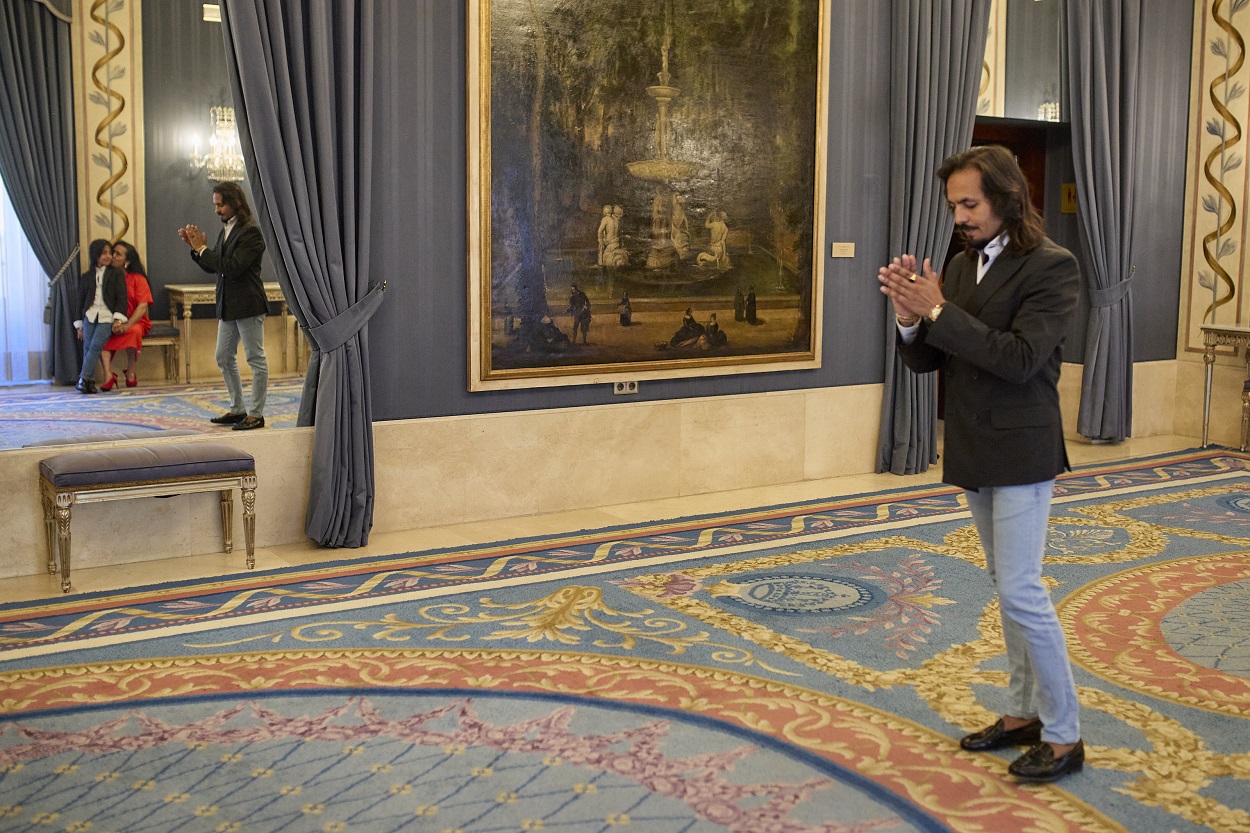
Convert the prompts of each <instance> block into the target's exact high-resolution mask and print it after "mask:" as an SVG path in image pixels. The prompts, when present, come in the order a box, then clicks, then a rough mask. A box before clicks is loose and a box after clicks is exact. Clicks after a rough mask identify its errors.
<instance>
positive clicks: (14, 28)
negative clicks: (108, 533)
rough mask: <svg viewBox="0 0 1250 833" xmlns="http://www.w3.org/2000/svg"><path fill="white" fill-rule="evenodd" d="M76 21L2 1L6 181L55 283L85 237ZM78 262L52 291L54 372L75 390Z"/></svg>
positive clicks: (0, 78)
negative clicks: (73, 43)
mask: <svg viewBox="0 0 1250 833" xmlns="http://www.w3.org/2000/svg"><path fill="white" fill-rule="evenodd" d="M72 102H73V66H72V60H71V51H70V24H69V22H68V21H67V20H65V19H61V18H59V17H58V16H57V15H55V14H53V13H52V11H51V10H50V9H49V7H48V6H46V5H44V4H43V3H40V2H36V0H0V178H3V179H4V183H5V186H6V187H7V189H8V191H9V199H10V200H11V201H12V203H13V210H14V212H15V213H16V214H17V217H18V221H19V223H20V224H21V227H22V231H23V232H25V234H26V239H27V240H29V241H30V247H31V249H32V250H34V252H35V257H36V258H37V259H38V260H39V264H40V266H42V267H43V270H44V272H46V273H47V275H48V278H49V279H51V278H52V277H54V276H55V275H56V274H57V272H58V271H60V269H61V266H62V265H63V264H64V263H65V261H66V260H67V259H68V258H69V257H71V256H72V254H73V251H74V246H75V244H76V241H77V240H78V200H77V188H78V186H77V172H76V170H75V164H76V162H75V155H74V120H73V104H72ZM79 271H80V270H79V268H78V263H77V262H74V263H72V264H70V266H69V268H68V269H66V270H65V276H64V277H63V278H62V279H61V280H59V281H57V283H56V284H55V285H54V286H53V287H52V288H51V297H50V299H49V302H50V305H51V319H50V324H51V328H52V330H51V333H50V338H49V341H48V367H47V373H48V375H49V376H51V377H52V378H53V379H55V380H56V381H57V382H58V383H60V384H63V385H71V384H73V383H74V382H75V381H76V380H77V379H78V370H79V367H80V365H81V364H82V355H81V347H80V346H79V344H78V340H77V339H76V338H75V337H74V326H73V320H74V315H75V313H76V310H75V309H74V307H75V306H76V299H77V296H78V273H79Z"/></svg>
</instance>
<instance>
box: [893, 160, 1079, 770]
mask: <svg viewBox="0 0 1250 833" xmlns="http://www.w3.org/2000/svg"><path fill="white" fill-rule="evenodd" d="M938 176H939V177H940V178H941V180H942V181H943V183H944V184H945V186H946V202H947V205H948V206H949V208H950V210H951V212H952V213H953V214H954V218H955V228H956V229H957V231H958V232H959V233H960V235H961V236H962V237H963V239H964V243H965V245H966V249H965V251H964V253H963V254H962V255H957V256H956V257H955V258H954V260H952V261H951V263H950V265H949V266H948V267H947V269H946V272H945V274H944V276H943V279H942V280H941V281H939V279H938V276H937V275H936V274H935V273H934V271H933V268H932V266H931V264H930V261H929V259H928V258H925V260H924V262H923V264H922V265H920V266H919V268H918V265H917V260H916V257H915V256H914V255H910V254H907V255H901V256H900V257H897V258H895V259H894V260H893V262H891V263H889V264H888V265H886V266H884V267H882V269H881V270H880V272H879V273H878V280H879V281H880V284H881V291H882V292H884V293H885V294H886V295H887V296H889V298H890V300H891V301H892V302H893V304H894V311H895V315H896V316H897V322H898V349H899V353H900V355H902V357H903V360H904V361H905V362H906V363H907V366H908V367H910V368H911V369H912V370H914V371H916V372H917V373H925V372H929V371H933V370H937V369H938V368H942V369H943V370H944V371H945V382H946V411H945V437H944V453H943V463H944V465H943V472H942V479H943V480H944V481H945V482H947V483H951V484H954V485H956V486H960V487H962V488H963V489H965V490H966V492H965V494H966V496H967V499H968V507H969V509H971V510H972V519H973V521H974V523H975V524H976V527H977V532H978V533H979V534H980V537H981V545H982V547H983V549H984V550H985V563H986V570H987V572H988V573H989V576H990V580H991V581H992V582H993V584H994V587H995V589H996V590H997V592H998V598H999V607H1000V612H1001V616H1002V625H1003V638H1004V641H1005V642H1006V648H1007V666H1008V671H1009V674H1010V682H1009V686H1008V699H1007V708H1006V709H1005V711H1004V714H1003V716H1002V717H1001V718H999V719H998V720H997V721H995V722H994V723H993V724H992V725H991V726H987V727H986V728H984V729H982V730H980V731H978V732H974V733H973V734H970V735H968V736H966V737H964V738H963V739H962V740H961V741H960V745H961V746H962V747H963V748H964V749H967V750H969V751H973V752H981V751H988V750H993V749H1003V748H1007V747H1010V746H1016V745H1025V744H1027V745H1029V749H1028V751H1026V752H1025V753H1024V754H1023V755H1021V756H1020V757H1019V758H1017V759H1016V760H1015V761H1014V762H1013V763H1012V764H1011V766H1010V767H1009V768H1008V772H1010V773H1011V774H1012V775H1014V776H1016V777H1017V778H1019V779H1021V780H1026V781H1053V780H1055V779H1056V778H1060V777H1062V776H1064V775H1067V774H1068V773H1071V772H1075V771H1077V770H1079V769H1081V767H1082V765H1083V764H1084V762H1085V747H1084V745H1083V744H1082V742H1081V730H1080V723H1079V716H1078V710H1079V707H1078V703H1077V696H1076V687H1075V685H1074V684H1073V680H1072V666H1071V663H1070V661H1069V660H1068V649H1067V644H1066V642H1065V641H1064V635H1063V628H1062V627H1061V626H1060V624H1059V617H1058V616H1057V615H1056V613H1055V607H1054V604H1053V603H1052V602H1051V599H1050V593H1049V591H1048V590H1047V589H1046V586H1045V585H1044V584H1043V583H1042V555H1043V552H1044V550H1045V547H1046V532H1047V526H1048V523H1049V518H1050V499H1051V492H1052V489H1053V486H1054V480H1055V476H1056V475H1058V474H1059V473H1060V472H1062V471H1065V470H1067V469H1068V468H1069V465H1068V456H1067V451H1066V449H1065V448H1064V444H1063V420H1062V417H1061V414H1060V410H1059V389H1058V381H1059V367H1060V363H1061V361H1062V352H1061V347H1062V345H1063V339H1064V335H1065V334H1066V332H1067V329H1068V325H1069V323H1070V322H1071V319H1072V315H1073V312H1074V311H1075V310H1076V305H1077V299H1078V296H1079V293H1080V269H1079V267H1078V266H1077V262H1076V258H1074V257H1073V256H1072V253H1071V252H1069V251H1067V250H1066V249H1064V248H1062V247H1060V246H1059V245H1057V244H1056V243H1054V242H1053V241H1052V240H1051V239H1050V238H1048V237H1047V236H1046V233H1045V230H1044V226H1043V223H1042V218H1041V216H1040V215H1039V214H1038V212H1037V210H1036V209H1035V208H1034V207H1033V204H1032V203H1031V202H1030V200H1029V185H1028V180H1026V179H1025V177H1024V173H1023V172H1022V171H1021V170H1020V166H1019V165H1018V164H1017V163H1016V160H1015V157H1014V156H1012V154H1011V152H1010V151H1008V150H1007V149H1006V148H1003V147H998V146H987V147H974V148H972V149H971V150H968V151H965V152H963V153H960V154H957V155H955V156H952V157H950V158H949V159H947V160H946V161H945V162H944V163H943V164H942V167H941V168H940V169H939V170H938Z"/></svg>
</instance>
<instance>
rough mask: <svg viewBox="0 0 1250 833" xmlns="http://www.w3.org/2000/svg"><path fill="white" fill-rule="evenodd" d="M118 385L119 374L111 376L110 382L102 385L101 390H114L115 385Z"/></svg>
mask: <svg viewBox="0 0 1250 833" xmlns="http://www.w3.org/2000/svg"><path fill="white" fill-rule="evenodd" d="M116 384H117V374H116V373H114V374H112V375H111V376H109V380H108V381H107V382H105V383H104V384H102V385H100V390H112V389H113V385H116Z"/></svg>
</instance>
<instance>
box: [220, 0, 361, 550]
mask: <svg viewBox="0 0 1250 833" xmlns="http://www.w3.org/2000/svg"><path fill="white" fill-rule="evenodd" d="M373 12H374V3H373V1H372V0H226V2H225V3H224V4H223V5H222V23H223V29H224V36H225V40H226V50H227V53H228V62H229V66H230V73H231V82H232V84H233V86H234V100H235V109H236V113H237V117H238V123H239V129H240V136H241V139H242V142H243V149H244V155H245V157H246V158H247V169H248V178H249V180H250V184H251V187H252V193H253V195H254V196H255V199H256V203H257V205H256V209H257V216H258V217H259V218H260V222H261V227H262V230H263V231H264V233H265V239H266V241H267V242H268V243H269V246H270V249H269V255H270V258H271V259H272V261H273V264H274V268H275V271H276V272H277V275H278V280H279V282H280V283H281V284H282V289H283V292H284V293H285V294H286V297H287V300H288V302H289V303H290V306H291V309H292V311H293V312H294V314H295V316H296V318H297V319H298V320H299V322H300V326H301V327H302V328H304V329H305V331H306V333H307V335H308V338H309V341H310V342H311V343H312V348H313V349H312V357H311V359H310V360H309V363H308V376H307V378H306V379H305V383H304V394H303V401H302V402H301V405H300V415H299V424H300V425H314V426H316V429H315V433H314V437H313V452H312V460H311V464H312V484H311V489H310V493H309V497H308V510H307V514H306V516H305V523H304V531H305V533H306V534H307V535H308V537H309V538H312V539H313V540H315V541H317V542H318V543H319V544H321V545H322V546H327V547H361V546H364V545H365V544H367V543H368V541H369V531H370V529H371V528H372V527H373V496H374V484H373V427H372V417H373V415H372V408H371V406H370V401H369V342H368V327H367V325H368V321H369V318H370V316H371V315H372V314H373V312H374V311H375V310H376V309H377V308H378V305H379V304H380V303H381V300H382V289H381V287H380V286H376V285H373V284H371V283H370V281H369V240H370V220H369V216H370V186H371V182H372V159H373V153H372V151H373V119H374V115H373V104H374V101H373V97H374V92H373V90H374V47H373V43H374V40H375V37H376V34H375V32H374V14H373Z"/></svg>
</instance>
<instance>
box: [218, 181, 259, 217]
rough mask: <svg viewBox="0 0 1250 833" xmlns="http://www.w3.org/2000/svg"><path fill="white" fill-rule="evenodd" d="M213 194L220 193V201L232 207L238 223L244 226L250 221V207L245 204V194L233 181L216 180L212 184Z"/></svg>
mask: <svg viewBox="0 0 1250 833" xmlns="http://www.w3.org/2000/svg"><path fill="white" fill-rule="evenodd" d="M213 193H214V194H221V201H222V202H224V203H225V204H226V205H228V206H230V207H231V208H232V209H234V215H235V216H236V217H238V218H239V225H241V226H245V225H247V224H248V223H250V222H252V207H251V206H250V205H248V204H247V195H246V194H244V193H243V189H242V188H240V187H239V186H238V184H237V183H234V182H218V183H217V184H216V185H214V186H213Z"/></svg>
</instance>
